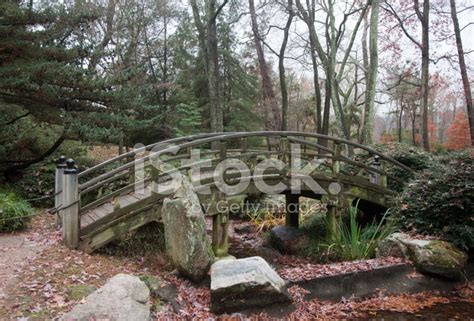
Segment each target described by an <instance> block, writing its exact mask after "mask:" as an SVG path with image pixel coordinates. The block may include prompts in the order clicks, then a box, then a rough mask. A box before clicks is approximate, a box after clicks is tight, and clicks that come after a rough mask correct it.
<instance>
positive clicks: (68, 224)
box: [62, 159, 80, 249]
mask: <svg viewBox="0 0 474 321" xmlns="http://www.w3.org/2000/svg"><path fill="white" fill-rule="evenodd" d="M63 204H64V206H63V211H62V221H63V240H64V244H65V245H66V246H67V247H68V248H70V249H75V248H77V247H78V246H79V228H80V225H79V193H78V181H77V169H76V167H75V165H74V160H72V159H68V160H67V161H66V169H65V170H64V183H63Z"/></svg>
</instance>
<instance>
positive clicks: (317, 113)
mask: <svg viewBox="0 0 474 321" xmlns="http://www.w3.org/2000/svg"><path fill="white" fill-rule="evenodd" d="M309 43H310V45H309V47H310V51H311V63H312V65H313V86H314V100H315V105H316V110H315V116H316V117H315V122H316V133H318V134H321V133H322V113H321V112H322V106H321V87H320V86H319V75H318V59H317V57H316V51H315V50H316V49H315V47H314V40H313V39H312V37H311V36H310V39H309Z"/></svg>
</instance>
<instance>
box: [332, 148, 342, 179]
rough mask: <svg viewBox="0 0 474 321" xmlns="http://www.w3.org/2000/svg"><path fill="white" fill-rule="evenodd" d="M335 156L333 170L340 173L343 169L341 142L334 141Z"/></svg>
mask: <svg viewBox="0 0 474 321" xmlns="http://www.w3.org/2000/svg"><path fill="white" fill-rule="evenodd" d="M332 156H333V158H332V172H333V173H339V172H340V170H341V162H340V158H341V144H340V143H339V142H334V146H333V155H332Z"/></svg>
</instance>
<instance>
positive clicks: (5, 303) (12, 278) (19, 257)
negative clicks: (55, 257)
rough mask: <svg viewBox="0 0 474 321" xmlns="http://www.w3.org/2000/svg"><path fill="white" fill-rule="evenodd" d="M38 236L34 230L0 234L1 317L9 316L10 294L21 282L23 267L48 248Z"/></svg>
mask: <svg viewBox="0 0 474 321" xmlns="http://www.w3.org/2000/svg"><path fill="white" fill-rule="evenodd" d="M37 236H38V234H37V233H36V232H34V231H33V230H28V231H25V232H22V233H16V234H0V316H2V315H8V311H9V310H10V309H11V305H12V300H10V299H11V296H10V293H11V291H12V290H13V289H15V287H16V286H17V284H18V283H19V282H20V280H19V272H20V270H21V267H22V266H25V265H27V264H29V263H30V262H32V261H33V260H34V258H35V257H37V256H38V254H39V253H41V251H42V250H43V249H45V248H46V246H47V245H46V243H45V242H41V241H40V240H39V239H38V237H37Z"/></svg>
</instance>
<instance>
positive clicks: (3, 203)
mask: <svg viewBox="0 0 474 321" xmlns="http://www.w3.org/2000/svg"><path fill="white" fill-rule="evenodd" d="M32 213H33V209H32V208H31V206H30V205H29V204H28V203H27V202H26V201H25V200H22V199H20V198H19V197H17V196H16V195H15V194H14V193H11V192H10V193H4V192H1V193H0V232H13V231H16V230H20V229H22V228H24V227H25V226H26V223H27V222H28V220H29V216H31V215H32Z"/></svg>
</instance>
